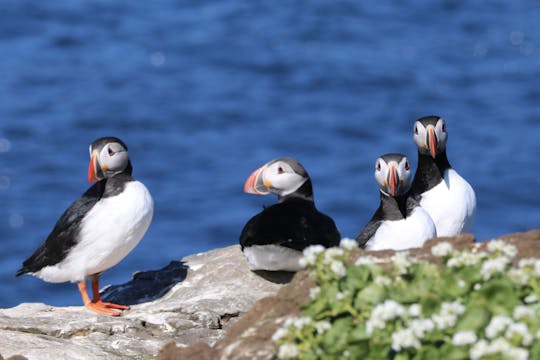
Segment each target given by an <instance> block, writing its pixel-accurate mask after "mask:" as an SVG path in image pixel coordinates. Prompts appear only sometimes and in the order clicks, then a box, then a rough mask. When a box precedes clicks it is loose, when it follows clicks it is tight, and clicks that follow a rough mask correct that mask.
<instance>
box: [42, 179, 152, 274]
mask: <svg viewBox="0 0 540 360" xmlns="http://www.w3.org/2000/svg"><path fill="white" fill-rule="evenodd" d="M153 212H154V202H153V199H152V196H151V195H150V192H149V191H148V189H146V187H145V186H144V185H143V184H142V183H140V182H138V181H131V182H128V183H127V184H126V187H125V188H124V191H123V192H122V193H120V194H119V195H116V196H113V197H109V198H104V199H101V200H100V201H99V202H98V203H97V204H96V205H95V206H94V207H93V208H92V209H91V210H90V211H89V212H88V214H87V215H86V216H85V218H84V219H83V222H82V224H81V233H80V239H81V240H80V241H79V243H78V244H76V245H75V246H74V247H73V248H72V249H71V250H70V252H69V254H68V255H67V256H66V258H65V259H64V260H62V261H61V262H60V263H59V264H56V265H53V266H47V267H45V268H43V269H42V270H40V271H39V272H37V273H36V275H37V276H38V277H40V278H42V279H44V280H46V281H49V282H64V281H72V282H76V281H81V280H83V279H84V278H85V277H86V276H88V275H92V274H97V273H101V272H103V271H105V270H107V269H109V268H111V267H113V266H114V265H116V264H117V263H119V262H120V261H121V260H122V259H123V258H124V257H125V256H126V255H127V254H128V253H129V252H130V251H131V250H133V248H134V247H135V246H137V244H138V243H139V241H140V240H141V238H142V237H143V236H144V234H145V233H146V230H147V229H148V226H149V225H150V222H151V221H152V215H153Z"/></svg>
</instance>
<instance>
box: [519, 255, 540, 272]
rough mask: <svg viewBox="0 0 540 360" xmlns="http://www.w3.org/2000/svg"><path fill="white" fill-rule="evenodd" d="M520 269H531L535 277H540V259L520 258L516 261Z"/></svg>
mask: <svg viewBox="0 0 540 360" xmlns="http://www.w3.org/2000/svg"><path fill="white" fill-rule="evenodd" d="M518 266H519V268H520V269H527V270H529V271H531V270H532V272H533V273H534V275H535V276H536V277H540V259H534V258H529V259H521V260H520V261H519V263H518Z"/></svg>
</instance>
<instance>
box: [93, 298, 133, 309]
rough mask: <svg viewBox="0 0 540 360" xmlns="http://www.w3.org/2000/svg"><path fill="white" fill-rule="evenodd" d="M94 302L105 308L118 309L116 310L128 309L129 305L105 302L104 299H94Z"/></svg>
mask: <svg viewBox="0 0 540 360" xmlns="http://www.w3.org/2000/svg"><path fill="white" fill-rule="evenodd" d="M96 304H98V305H100V306H103V307H105V308H107V309H118V310H128V309H129V306H126V305H120V304H114V303H110V302H105V301H101V300H99V301H96Z"/></svg>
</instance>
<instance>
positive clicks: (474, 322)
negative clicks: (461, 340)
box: [456, 305, 491, 333]
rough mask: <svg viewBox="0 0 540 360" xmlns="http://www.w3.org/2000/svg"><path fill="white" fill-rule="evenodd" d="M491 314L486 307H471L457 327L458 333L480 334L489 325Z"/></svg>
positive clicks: (468, 307) (467, 309)
mask: <svg viewBox="0 0 540 360" xmlns="http://www.w3.org/2000/svg"><path fill="white" fill-rule="evenodd" d="M490 318H491V314H490V313H489V310H488V309H486V307H485V306H480V305H469V306H467V308H466V310H465V314H464V315H463V316H462V317H461V319H460V320H459V321H458V323H457V325H456V331H462V330H471V331H474V332H475V333H478V332H479V331H480V330H481V329H483V328H485V327H486V326H487V324H488V323H489V321H490Z"/></svg>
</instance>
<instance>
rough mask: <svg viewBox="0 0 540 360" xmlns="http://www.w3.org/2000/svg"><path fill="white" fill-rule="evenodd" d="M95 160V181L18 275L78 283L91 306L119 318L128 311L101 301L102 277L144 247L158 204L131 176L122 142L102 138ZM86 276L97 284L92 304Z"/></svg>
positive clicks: (91, 170) (93, 149)
mask: <svg viewBox="0 0 540 360" xmlns="http://www.w3.org/2000/svg"><path fill="white" fill-rule="evenodd" d="M90 157H91V158H90V165H89V167H88V182H90V183H92V182H96V183H95V184H94V185H93V186H91V187H90V188H89V189H88V190H87V191H86V192H85V193H84V194H83V195H82V197H81V198H79V199H78V200H76V201H75V202H73V203H72V204H71V205H70V207H69V208H68V209H67V210H66V211H65V212H64V214H63V215H62V216H61V217H60V219H59V220H58V221H57V223H56V225H55V226H54V229H53V230H52V232H51V233H50V234H49V236H48V237H47V239H46V240H45V242H44V243H43V244H42V245H41V246H40V247H39V248H38V249H37V250H36V251H35V252H34V254H33V255H32V256H30V257H29V258H28V259H26V260H25V261H24V263H23V266H22V268H21V269H20V270H19V271H17V276H20V275H23V274H32V275H35V276H37V277H39V278H41V279H43V280H45V281H48V282H53V283H57V282H65V281H71V282H77V283H78V286H79V291H80V292H81V295H82V300H83V302H84V305H85V306H86V307H87V308H89V309H91V310H93V311H95V312H98V313H101V314H106V315H112V316H119V315H120V313H121V311H122V310H125V309H128V307H127V306H124V305H118V304H112V303H107V302H103V301H101V297H100V294H99V276H100V275H101V273H103V272H104V271H105V270H107V269H109V268H111V267H113V266H114V265H116V264H117V263H119V262H120V260H122V259H123V258H124V257H125V256H126V255H127V254H128V253H129V252H130V251H131V250H132V249H133V248H134V247H135V246H136V245H137V244H138V243H139V241H140V240H141V238H142V237H143V235H144V234H145V233H146V230H147V229H148V226H149V225H150V222H151V221H152V215H153V200H152V196H151V195H150V193H149V192H148V190H147V189H146V187H145V186H144V185H143V184H142V183H140V182H138V181H137V180H135V179H133V178H132V177H131V172H132V166H131V161H130V160H129V156H128V149H127V146H126V144H124V143H123V142H122V140H120V139H118V138H115V137H104V138H100V139H97V140H96V141H94V142H93V143H92V144H91V145H90ZM86 278H89V279H90V280H91V282H92V292H93V300H90V298H89V296H88V293H87V291H86V280H85V279H86Z"/></svg>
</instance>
